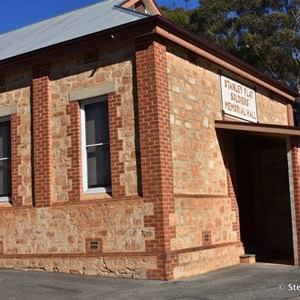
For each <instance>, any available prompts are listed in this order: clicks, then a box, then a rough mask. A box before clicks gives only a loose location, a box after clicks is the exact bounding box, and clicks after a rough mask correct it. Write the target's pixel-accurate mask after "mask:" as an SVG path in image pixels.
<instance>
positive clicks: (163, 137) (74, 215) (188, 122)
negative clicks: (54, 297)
mask: <svg viewBox="0 0 300 300" xmlns="http://www.w3.org/2000/svg"><path fill="white" fill-rule="evenodd" d="M120 2H121V0H106V1H103V2H100V3H97V4H95V5H92V6H89V7H85V8H82V9H80V10H76V11H73V12H70V13H67V14H64V15H61V16H58V17H55V18H52V19H48V20H45V21H42V22H39V23H36V24H33V25H30V26H26V27H24V28H20V29H18V30H14V31H12V32H8V33H5V34H2V35H0V117H1V118H0V155H1V157H0V166H1V168H0V195H1V197H0V201H1V203H0V267H1V268H20V269H38V270H46V271H54V272H56V271H58V272H67V273H73V274H87V275H101V276H119V277H129V278H147V279H164V280H166V279H167V280H169V279H177V278H182V277H186V276H192V275H196V274H200V273H204V272H207V271H211V270H215V269H218V268H223V267H226V266H231V265H234V264H238V263H239V261H240V256H241V255H242V254H244V253H253V254H256V255H257V259H258V260H261V261H270V260H272V259H277V260H278V259H288V260H290V261H292V262H293V263H294V264H298V263H299V261H298V255H299V247H298V244H299V243H298V239H299V238H300V230H299V229H300V226H299V225H300V223H299V222H300V206H299V205H300V202H299V201H300V198H299V197H300V182H299V159H300V157H299V150H298V148H299V147H298V146H299V136H300V131H299V129H298V128H297V127H294V123H293V111H292V105H293V103H294V101H295V98H296V97H298V96H299V95H298V94H297V93H296V92H295V91H293V90H291V89H290V88H288V87H286V86H284V85H283V84H281V83H279V82H277V81H276V80H274V79H272V78H270V77H267V76H266V75H264V74H262V73H260V72H259V71H257V70H256V69H254V68H253V67H251V66H249V65H248V64H246V63H244V62H243V61H241V60H239V59H237V58H235V57H233V56H231V55H229V54H228V53H226V52H224V51H221V50H220V49H218V48H217V47H215V46H214V45H213V44H211V43H209V42H207V41H206V40H204V39H202V38H200V37H198V36H195V35H193V34H191V33H189V32H188V31H186V30H184V29H182V28H180V27H178V26H176V25H174V24H173V23H171V22H170V21H168V20H166V19H165V18H163V17H162V16H161V15H160V11H159V9H158V7H157V5H156V4H155V2H154V1H151V0H143V1H137V0H129V1H123V2H121V3H120Z"/></svg>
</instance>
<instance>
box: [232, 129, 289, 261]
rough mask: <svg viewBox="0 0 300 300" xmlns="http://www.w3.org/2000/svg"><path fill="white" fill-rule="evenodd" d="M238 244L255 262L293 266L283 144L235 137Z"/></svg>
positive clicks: (268, 139)
mask: <svg viewBox="0 0 300 300" xmlns="http://www.w3.org/2000/svg"><path fill="white" fill-rule="evenodd" d="M233 143H234V154H235V164H234V167H235V172H234V173H235V174H236V176H235V177H236V178H235V183H236V184H235V186H236V187H235V189H236V197H237V203H238V207H239V219H240V232H241V241H242V242H243V245H244V247H245V253H249V254H256V261H261V262H273V263H286V264H294V260H293V236H292V219H291V205H290V190H289V178H288V162H287V149H286V140H285V139H284V138H274V137H265V136H256V135H250V134H241V133H239V134H234V137H233Z"/></svg>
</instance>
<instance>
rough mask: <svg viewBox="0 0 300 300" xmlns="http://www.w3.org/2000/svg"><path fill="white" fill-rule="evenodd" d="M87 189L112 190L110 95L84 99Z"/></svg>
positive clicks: (83, 141)
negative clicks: (109, 121)
mask: <svg viewBox="0 0 300 300" xmlns="http://www.w3.org/2000/svg"><path fill="white" fill-rule="evenodd" d="M81 124H82V163H83V168H82V169H83V191H84V193H101V192H109V191H111V172H110V145H109V124H108V101H107V96H101V97H99V98H98V99H91V100H88V101H83V102H82V103H81Z"/></svg>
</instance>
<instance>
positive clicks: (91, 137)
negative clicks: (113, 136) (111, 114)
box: [84, 101, 109, 145]
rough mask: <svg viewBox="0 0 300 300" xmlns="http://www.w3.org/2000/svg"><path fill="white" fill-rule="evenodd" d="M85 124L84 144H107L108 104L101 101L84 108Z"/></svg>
mask: <svg viewBox="0 0 300 300" xmlns="http://www.w3.org/2000/svg"><path fill="white" fill-rule="evenodd" d="M84 108H85V122H86V144H87V145H94V144H99V143H108V142H109V127H108V102H107V101H101V102H97V103H92V104H88V105H85V106H84Z"/></svg>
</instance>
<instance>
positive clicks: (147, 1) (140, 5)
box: [120, 0, 161, 15]
mask: <svg viewBox="0 0 300 300" xmlns="http://www.w3.org/2000/svg"><path fill="white" fill-rule="evenodd" d="M120 6H122V7H126V8H130V9H133V10H136V11H140V12H144V13H147V14H149V15H161V12H160V10H159V8H158V5H157V4H156V3H155V1H154V0H126V1H124V2H123V3H121V4H120Z"/></svg>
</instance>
